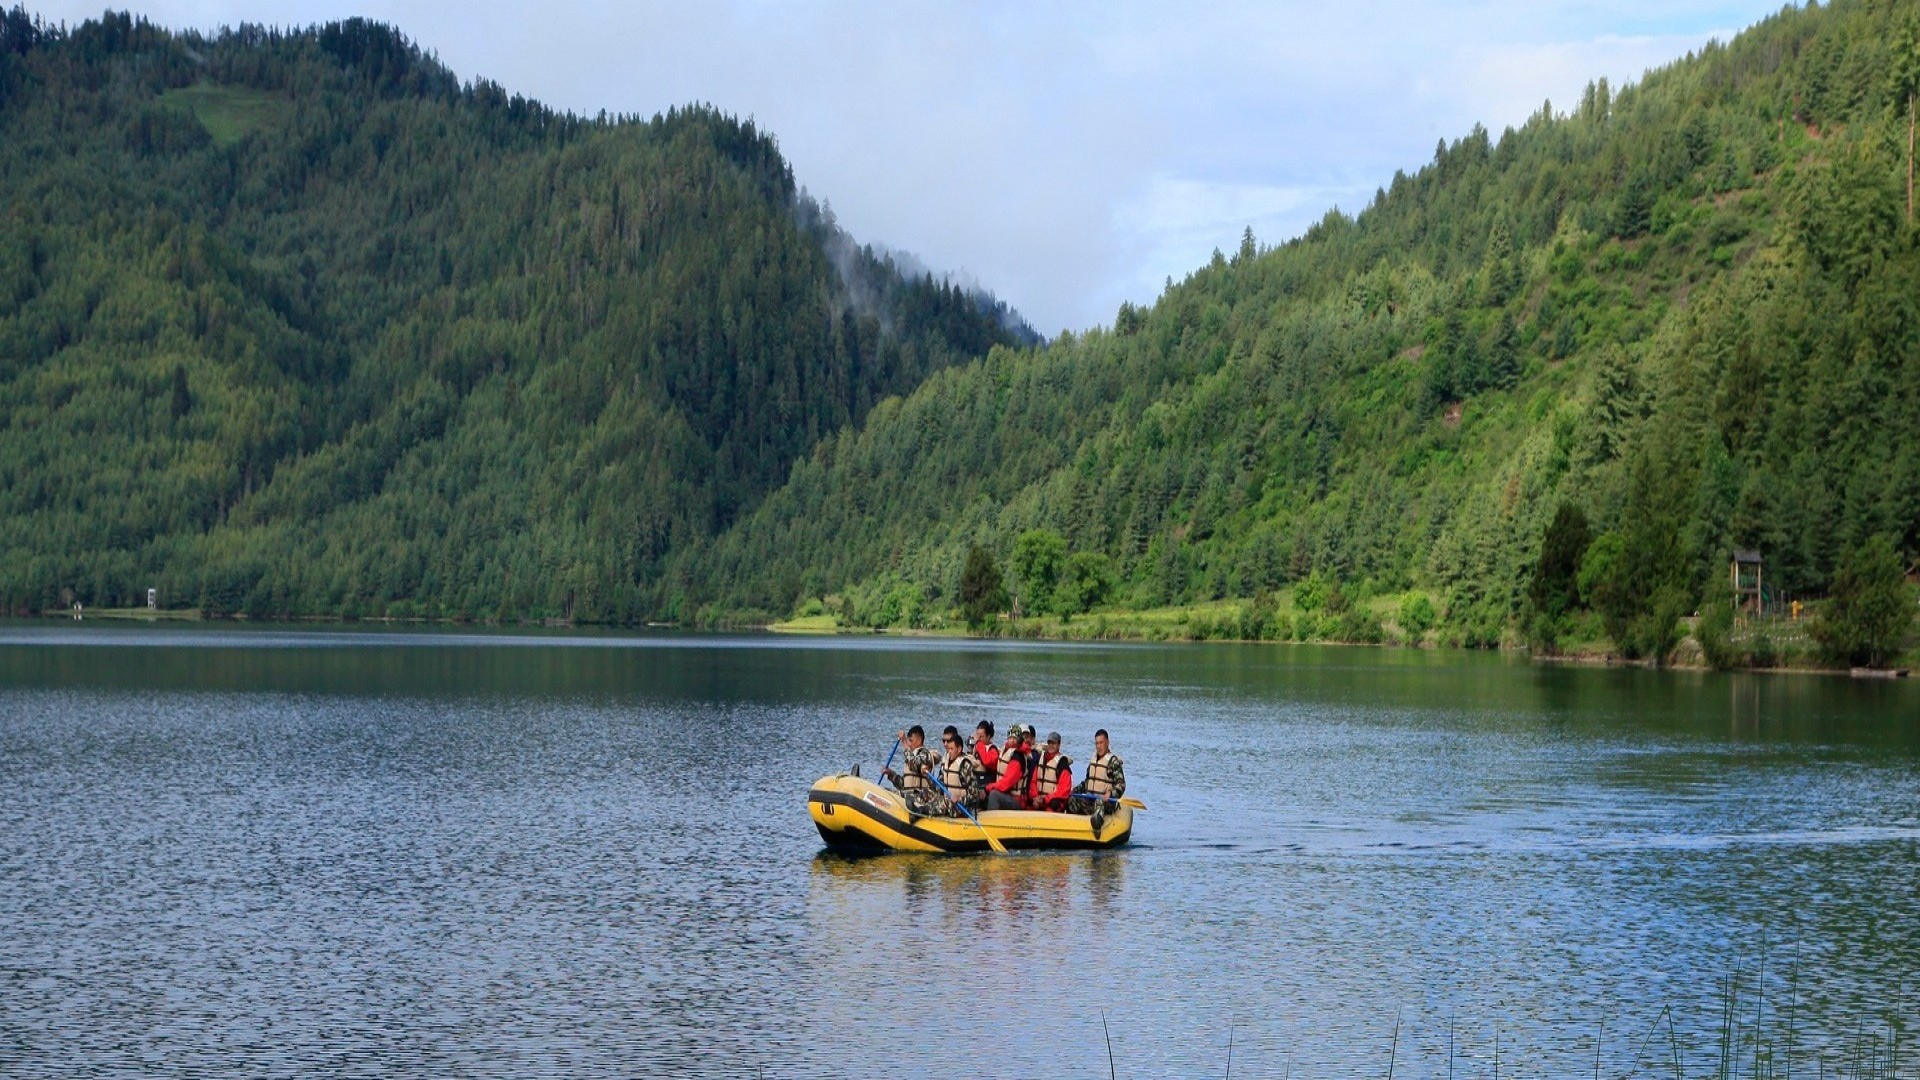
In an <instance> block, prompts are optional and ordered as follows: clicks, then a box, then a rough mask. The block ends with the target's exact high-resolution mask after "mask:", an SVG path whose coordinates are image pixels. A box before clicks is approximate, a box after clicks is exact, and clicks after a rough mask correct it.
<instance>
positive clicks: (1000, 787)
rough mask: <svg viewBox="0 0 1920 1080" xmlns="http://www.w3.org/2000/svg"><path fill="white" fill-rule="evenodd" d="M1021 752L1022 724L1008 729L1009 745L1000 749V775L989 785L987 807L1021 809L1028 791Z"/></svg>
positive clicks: (992, 808) (993, 808)
mask: <svg viewBox="0 0 1920 1080" xmlns="http://www.w3.org/2000/svg"><path fill="white" fill-rule="evenodd" d="M1023 764H1024V762H1023V761H1022V758H1021V754H1020V725H1019V724H1015V725H1013V726H1012V727H1010V728H1008V729H1007V745H1006V746H1004V747H1002V748H1001V750H1000V775H999V777H998V778H996V779H995V780H994V782H993V783H992V784H991V785H989V786H988V787H987V809H989V810H1021V809H1025V807H1024V806H1023V805H1022V804H1023V802H1024V799H1025V796H1026V791H1027V784H1026V780H1027V776H1026V771H1025V770H1024V769H1023V768H1022V766H1023Z"/></svg>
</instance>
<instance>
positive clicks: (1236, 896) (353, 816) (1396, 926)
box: [0, 622, 1920, 1077]
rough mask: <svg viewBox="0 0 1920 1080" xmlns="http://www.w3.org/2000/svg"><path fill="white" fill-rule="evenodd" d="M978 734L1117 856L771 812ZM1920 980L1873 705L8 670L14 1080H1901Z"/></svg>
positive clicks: (1020, 665) (168, 669)
mask: <svg viewBox="0 0 1920 1080" xmlns="http://www.w3.org/2000/svg"><path fill="white" fill-rule="evenodd" d="M982 718H990V719H992V720H993V721H994V722H995V723H996V724H997V725H999V726H1000V727H1001V728H1002V729H1004V728H1005V726H1006V725H1007V724H1009V723H1012V722H1015V721H1019V722H1025V723H1033V724H1037V725H1039V726H1040V728H1041V729H1042V730H1043V731H1044V730H1046V729H1048V728H1058V729H1059V730H1060V731H1062V732H1063V733H1064V734H1065V735H1066V740H1067V743H1068V750H1069V752H1070V753H1071V754H1072V755H1073V756H1074V757H1075V758H1084V757H1085V755H1086V752H1087V750H1088V748H1089V744H1090V742H1091V737H1092V733H1093V730H1094V729H1095V728H1096V727H1106V728H1108V729H1110V730H1111V731H1112V733H1113V740H1114V748H1115V749H1116V750H1117V751H1118V752H1119V753H1120V754H1121V755H1122V756H1123V757H1125V759H1126V761H1127V776H1128V781H1129V791H1130V793H1131V794H1134V795H1137V796H1139V797H1140V798H1142V799H1144V800H1145V801H1146V802H1147V804H1148V806H1149V808H1150V809H1148V810H1147V811H1146V812H1145V813H1142V814H1140V815H1139V816H1138V818H1137V819H1136V823H1135V830H1134V843H1133V844H1132V846H1131V847H1129V848H1127V849H1125V850H1122V851H1119V852H1112V853H1098V854H1086V853H1080V854H1073V855H1045V854H1015V855H1012V856H1002V857H995V856H977V857H947V858H940V857H923V856H888V857H881V858H872V859H865V860H859V861H852V860H844V859H840V858H836V857H831V856H827V855H824V854H822V852H821V843H820V840H819V837H818V835H817V834H816V833H815V832H814V829H813V827H812V825H811V823H810V822H809V821H808V818H807V813H806V808H805V793H806V789H807V787H808V785H809V783H810V782H811V781H813V780H814V779H816V778H817V777H819V776H821V775H822V774H825V773H828V772H831V771H837V770H840V769H843V768H845V767H846V766H848V765H850V764H852V763H855V762H859V763H860V764H861V765H862V767H863V771H864V772H866V773H867V774H868V775H872V773H873V770H875V769H877V768H878V767H879V765H880V764H881V762H882V761H883V760H884V759H885V758H886V756H887V751H888V750H889V749H890V747H891V746H892V739H893V732H894V731H895V730H897V729H898V728H900V727H903V726H905V725H907V724H910V723H915V722H918V723H921V724H924V725H926V726H927V727H928V728H929V729H933V730H937V729H938V728H939V727H940V726H943V725H945V724H948V723H953V724H956V725H958V726H960V727H961V728H963V729H971V727H972V726H973V724H974V723H976V722H977V721H978V720H980V719H982ZM1917 977H1920V687H1916V686H1915V685H1912V684H1911V683H1890V682H1882V683H1867V682H1854V681H1851V680H1847V679H1834V678H1818V677H1755V676H1724V675H1703V674H1688V673H1679V674H1674V673H1658V672H1644V671H1609V670H1589V669H1572V668H1555V667H1542V666H1532V665H1529V664H1527V663H1525V662H1524V661H1516V660H1514V659H1511V658H1502V657H1497V656H1483V655H1461V654H1449V653H1432V652H1398V651H1381V650H1367V649H1340V648H1315V647H1309V646H1296V647H1287V646H1220V645H1214V646H1180V647H1173V646H1169V647H1144V646H1142V647H1131V646H1118V647H1089V646H1051V645H1022V644H1002V643H977V642H949V641H903V640H895V639H845V638H837V639H805V640H785V639H774V638H768V637H740V638H718V637H693V636H657V637H625V636H612V635H608V636H591V635H584V634H569V635H559V634H555V635H541V634H530V633H518V634H513V633H497V634H490V633H485V632H471V633H427V632H384V631H379V630H372V629H366V630H361V629H351V630H338V631H297V630H270V629H253V628H200V627H193V628H186V629H155V628H144V627H117V626H101V625H99V624H96V623H94V622H86V623H79V624H18V623H15V624H5V625H0V1073H4V1074H6V1075H18V1076H50V1075H73V1074H89V1073H95V1072H110V1073H148V1074H162V1075H169V1074H173V1075H201V1074H207V1075H235V1074H247V1075H294V1074H299V1075H313V1074H341V1075H395V1074H409V1075H422V1074H432V1075H446V1074H462V1075H488V1076H525V1075H554V1076H581V1075H663V1074H664V1075H731V1076H739V1075H746V1076H753V1075H759V1074H761V1073H762V1072H764V1075H766V1076H825V1075H857V1076H867V1075H879V1074H882V1073H903V1074H922V1073H924V1074H928V1075H940V1076H947V1075H978V1074H987V1075H998V1076H1011V1075H1038V1074H1044V1075H1049V1076H1062V1077H1075V1076H1106V1075H1107V1073H1108V1049H1107V1043H1106V1041H1105V1036H1104V1035H1103V1029H1102V1018H1103V1015H1104V1019H1105V1023H1106V1025H1107V1029H1108V1031H1110V1033H1111V1039H1112V1056H1113V1060H1114V1062H1115V1065H1116V1071H1117V1072H1118V1074H1119V1075H1120V1076H1162V1075H1186V1074H1193V1073H1204V1074H1208V1075H1219V1074H1221V1073H1222V1072H1224V1071H1225V1069H1226V1068H1227V1065H1228V1062H1229V1055H1230V1054H1231V1065H1232V1069H1233V1074H1234V1075H1236V1076H1250V1077H1251V1076H1266V1075H1272V1076H1281V1075H1283V1074H1285V1075H1291V1076H1295V1077H1358V1076H1369V1077H1374V1076H1383V1075H1385V1073H1386V1070H1387V1068H1388V1065H1389V1062H1390V1060H1391V1062H1392V1063H1393V1064H1394V1066H1395V1068H1396V1073H1395V1075H1400V1076H1446V1075H1448V1069H1449V1062H1450V1060H1451V1063H1452V1067H1453V1069H1454V1071H1455V1074H1456V1075H1459V1076H1462V1077H1466V1076H1487V1075H1491V1073H1492V1071H1493V1062H1494V1058H1495V1055H1496V1053H1497V1054H1498V1056H1499V1059H1500V1072H1501V1075H1503V1076H1591V1075H1593V1074H1594V1070H1595V1068H1596V1064H1597V1066H1598V1068H1599V1070H1600V1072H1601V1074H1602V1075H1605V1076H1608V1077H1617V1076H1621V1075H1625V1074H1628V1073H1630V1072H1635V1071H1637V1073H1638V1075H1642V1076H1662V1077H1664V1076H1671V1075H1672V1073H1673V1064H1672V1062H1673V1059H1674V1058H1675V1057H1676V1056H1677V1057H1678V1059H1679V1061H1680V1064H1681V1067H1682V1069H1683V1071H1684V1072H1685V1074H1686V1075H1689V1076H1704V1075H1712V1074H1713V1072H1714V1070H1715V1069H1716V1068H1717V1066H1718V1064H1719V1062H1720V1060H1721V1059H1720V1055H1721V1053H1722V1046H1721V1043H1722V1040H1723V1038H1725V1037H1727V1036H1728V1035H1729V1034H1730V1036H1731V1042H1732V1044H1733V1046H1732V1050H1731V1052H1732V1053H1733V1054H1734V1055H1735V1056H1736V1059H1737V1060H1739V1061H1741V1062H1742V1063H1743V1064H1742V1066H1741V1070H1740V1071H1741V1072H1742V1073H1745V1072H1747V1071H1749V1068H1750V1066H1751V1062H1752V1061H1753V1060H1754V1057H1755V1055H1756V1053H1758V1054H1760V1055H1762V1056H1763V1057H1765V1058H1766V1059H1767V1060H1770V1062H1771V1063H1772V1067H1773V1069H1774V1071H1775V1072H1776V1073H1779V1072H1781V1071H1782V1070H1783V1068H1784V1069H1787V1070H1790V1071H1791V1072H1792V1073H1793V1074H1794V1075H1804V1076H1814V1075H1817V1070H1819V1069H1820V1068H1822V1067H1824V1068H1825V1071H1826V1072H1827V1073H1829V1074H1833V1073H1834V1072H1835V1071H1836V1070H1837V1069H1838V1068H1840V1067H1843V1066H1849V1065H1851V1064H1854V1063H1857V1062H1858V1061H1859V1060H1861V1058H1862V1056H1863V1055H1865V1054H1868V1053H1878V1054H1880V1055H1882V1057H1883V1058H1884V1056H1885V1055H1886V1054H1887V1051H1888V1047H1889V1045H1890V1038H1895V1037H1897V1039H1898V1048H1897V1050H1896V1051H1895V1052H1896V1053H1898V1054H1900V1055H1901V1056H1900V1058H1899V1060H1898V1062H1897V1064H1898V1067H1899V1069H1900V1070H1901V1072H1900V1075H1902V1076H1911V1075H1915V1073H1916V1072H1920V1051H1917V1050H1915V1049H1914V1047H1913V1044H1914V1042H1915V1041H1916V1039H1920V1030H1916V1029H1917V1028H1920V1011H1917V1010H1920V986H1916V982H1917ZM1729 1005H1731V1006H1732V1012H1733V1016H1734V1018H1733V1021H1732V1023H1731V1025H1730V1026H1729V1025H1728V1023H1727V1021H1726V1010H1727V1007H1728V1006H1729ZM1396 1025H1397V1026H1398V1032H1397V1034H1396ZM1230 1043H1231V1049H1229V1044H1230ZM1450 1045H1451V1050H1450V1049H1449V1047H1450ZM989 1053H991V1055H992V1057H990V1058H989V1057H986V1056H985V1055H987V1054H989Z"/></svg>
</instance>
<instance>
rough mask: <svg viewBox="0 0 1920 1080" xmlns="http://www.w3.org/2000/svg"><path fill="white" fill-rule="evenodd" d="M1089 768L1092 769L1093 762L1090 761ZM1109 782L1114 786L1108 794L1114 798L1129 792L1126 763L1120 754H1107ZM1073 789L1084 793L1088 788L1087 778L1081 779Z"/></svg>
mask: <svg viewBox="0 0 1920 1080" xmlns="http://www.w3.org/2000/svg"><path fill="white" fill-rule="evenodd" d="M1087 768H1088V770H1089V771H1091V770H1092V768H1093V763H1092V762H1088V763H1087ZM1107 783H1108V784H1109V785H1110V787H1111V788H1112V790H1110V791H1108V792H1107V794H1108V795H1109V796H1111V797H1112V798H1115V799H1117V798H1119V797H1120V796H1122V795H1125V794H1126V793H1127V771H1126V763H1125V762H1123V761H1121V760H1120V755H1119V754H1113V753H1109V754H1108V755H1107ZM1073 790H1074V791H1076V792H1080V793H1082V794H1084V793H1085V792H1086V790H1087V782H1086V781H1085V780H1082V781H1080V782H1079V783H1078V784H1075V785H1074V787H1073Z"/></svg>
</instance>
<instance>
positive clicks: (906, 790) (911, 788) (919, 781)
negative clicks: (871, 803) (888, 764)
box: [880, 724, 940, 814]
mask: <svg viewBox="0 0 1920 1080" xmlns="http://www.w3.org/2000/svg"><path fill="white" fill-rule="evenodd" d="M900 741H901V744H902V748H903V750H904V752H903V753H902V754H901V756H900V771H899V772H895V771H893V770H892V769H886V770H883V771H882V772H881V774H880V775H882V776H884V777H885V778H886V779H888V780H890V781H892V782H893V786H894V787H896V788H898V789H900V795H901V797H902V798H904V799H905V800H906V802H907V809H909V810H911V811H913V812H914V813H916V814H918V813H925V812H926V808H928V807H931V806H932V805H933V800H932V799H929V798H928V797H927V796H928V795H929V793H931V794H934V795H938V794H939V793H938V792H935V791H934V790H933V785H932V784H930V783H928V782H927V777H928V776H929V775H931V774H932V772H933V770H935V769H937V768H939V767H940V755H938V754H936V753H934V752H933V748H932V747H929V746H928V745H927V732H926V729H924V728H922V727H921V726H920V725H919V724H915V725H913V726H912V727H910V728H908V729H907V730H905V731H903V732H901V733H900Z"/></svg>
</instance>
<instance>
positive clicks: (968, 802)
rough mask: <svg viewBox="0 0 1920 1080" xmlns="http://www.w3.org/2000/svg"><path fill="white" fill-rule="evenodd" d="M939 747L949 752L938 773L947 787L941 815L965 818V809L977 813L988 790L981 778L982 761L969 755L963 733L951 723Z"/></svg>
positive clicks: (944, 792)
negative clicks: (963, 809) (961, 737)
mask: <svg viewBox="0 0 1920 1080" xmlns="http://www.w3.org/2000/svg"><path fill="white" fill-rule="evenodd" d="M940 746H941V748H942V749H944V750H945V751H946V752H947V756H946V759H945V760H944V761H942V762H941V763H940V771H939V772H938V773H937V774H936V775H938V776H939V778H940V783H941V784H942V785H944V786H945V788H946V790H945V791H942V792H940V796H941V801H942V803H943V804H944V805H943V806H942V807H941V812H942V813H943V814H944V815H945V816H947V817H965V816H966V814H965V813H963V812H962V811H961V809H960V808H961V807H962V806H964V807H966V808H967V809H969V810H978V809H980V808H981V807H983V806H985V805H986V801H987V787H986V783H985V781H984V780H983V779H982V778H981V775H980V762H979V760H978V759H976V758H975V757H974V756H973V755H972V754H969V753H967V748H966V744H965V743H963V742H961V740H960V730H959V729H958V728H956V727H954V726H953V725H952V724H948V725H947V730H945V731H943V732H941V733H940ZM955 800H957V804H956V801H955Z"/></svg>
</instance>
